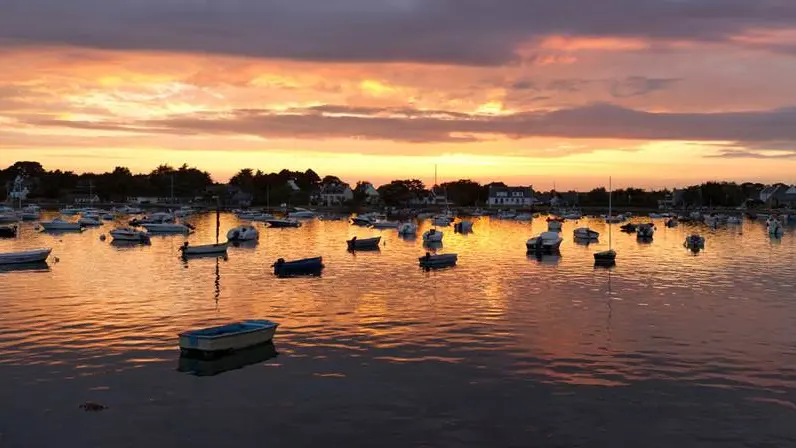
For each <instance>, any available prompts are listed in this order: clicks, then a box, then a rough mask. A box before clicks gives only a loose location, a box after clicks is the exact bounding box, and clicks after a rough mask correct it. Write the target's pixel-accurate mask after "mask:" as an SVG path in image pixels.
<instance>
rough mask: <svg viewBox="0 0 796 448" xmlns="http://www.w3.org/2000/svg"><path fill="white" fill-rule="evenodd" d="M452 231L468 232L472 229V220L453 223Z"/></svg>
mask: <svg viewBox="0 0 796 448" xmlns="http://www.w3.org/2000/svg"><path fill="white" fill-rule="evenodd" d="M453 231H454V232H459V233H468V232H472V231H473V222H472V221H466V220H463V221H459V222H457V223H455V224H453Z"/></svg>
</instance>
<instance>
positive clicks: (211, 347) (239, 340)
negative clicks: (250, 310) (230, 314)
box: [179, 320, 279, 356]
mask: <svg viewBox="0 0 796 448" xmlns="http://www.w3.org/2000/svg"><path fill="white" fill-rule="evenodd" d="M278 327H279V324H277V323H276V322H271V321H268V320H246V321H242V322H236V323H232V324H228V325H222V326H219V327H211V328H205V329H202V330H194V331H188V332H185V333H180V335H179V346H180V350H181V351H182V352H184V353H188V354H200V355H210V356H218V355H221V354H225V353H229V352H234V351H236V350H242V349H245V348H249V347H254V346H258V345H262V344H266V343H268V342H270V341H272V340H273V338H274V334H275V333H276V330H277V328H278Z"/></svg>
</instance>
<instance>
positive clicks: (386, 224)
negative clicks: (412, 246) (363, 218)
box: [371, 221, 400, 229]
mask: <svg viewBox="0 0 796 448" xmlns="http://www.w3.org/2000/svg"><path fill="white" fill-rule="evenodd" d="M399 225H400V223H399V222H397V221H376V222H374V223H373V224H372V225H371V226H372V227H373V228H374V229H397V228H398V226H399Z"/></svg>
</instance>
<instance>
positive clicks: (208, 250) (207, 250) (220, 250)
mask: <svg viewBox="0 0 796 448" xmlns="http://www.w3.org/2000/svg"><path fill="white" fill-rule="evenodd" d="M228 248H229V244H228V243H220V244H204V245H200V246H191V245H190V244H189V243H188V242H187V241H186V242H185V243H183V245H182V247H180V252H182V255H183V256H185V257H187V256H190V255H224V254H226V253H227V249H228Z"/></svg>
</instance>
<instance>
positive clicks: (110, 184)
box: [0, 162, 765, 208]
mask: <svg viewBox="0 0 796 448" xmlns="http://www.w3.org/2000/svg"><path fill="white" fill-rule="evenodd" d="M17 176H22V177H24V178H25V179H26V187H27V188H28V189H29V191H30V194H29V198H30V199H34V200H35V199H48V200H66V199H67V198H68V197H70V196H75V195H88V194H89V192H92V193H94V194H96V195H97V196H98V197H99V198H100V200H102V201H113V202H122V201H125V200H126V199H127V198H129V197H158V198H169V197H171V196H172V192H173V195H174V196H175V197H177V198H197V197H202V196H208V195H212V194H214V192H218V191H219V189H223V187H224V186H222V185H219V184H217V183H215V182H214V181H213V179H212V177H211V176H210V174H209V173H208V172H206V171H202V170H199V169H197V168H194V167H190V166H188V165H182V166H180V167H178V168H174V167H172V166H169V165H160V166H158V167H157V168H155V169H154V170H152V171H151V172H149V173H139V174H133V173H132V172H131V171H130V170H129V169H128V168H126V167H116V168H115V169H113V170H112V171H110V172H106V173H82V174H77V173H74V172H72V171H61V170H54V171H48V170H46V169H44V167H43V166H42V165H41V164H40V163H38V162H17V163H14V164H13V165H11V166H9V167H8V168H6V169H4V170H0V197H6V196H7V194H8V190H9V189H10V188H11V185H12V183H13V181H14V179H15V178H16V177H17ZM332 183H339V184H345V183H344V182H343V181H342V180H341V179H340V178H338V177H336V176H332V175H327V176H325V177H320V176H319V175H318V174H317V173H316V172H315V171H313V170H311V169H308V170H306V171H290V170H286V169H284V170H281V171H278V172H271V173H266V172H264V171H262V170H254V169H251V168H245V169H242V170H240V171H239V172H238V173H236V174H235V175H234V176H233V177H232V178H231V179H230V182H229V186H227V187H226V191H229V190H230V187H232V189H234V190H236V191H238V192H241V193H243V194H245V195H248V196H249V197H250V199H251V203H252V205H266V204H269V203H270V204H274V205H277V204H281V203H287V202H289V203H292V204H309V203H310V202H311V200H312V199H313V197H317V193H318V192H319V191H320V190H321V187H322V186H323V185H328V184H332ZM291 184H294V185H295V187H297V188H293V186H291ZM368 185H370V182H367V181H365V180H362V181H359V182H357V183H356V184H355V185H353V186H351V188H352V191H353V193H354V194H353V196H354V199H353V201H352V202H353V203H354V205H357V204H361V203H363V202H364V201H365V200H366V194H365V190H366V188H367V186H368ZM505 186H506V185H505V184H503V183H501V182H493V183H490V184H481V183H479V182H476V181H473V180H469V179H461V180H457V181H453V182H445V183H442V184H440V185H438V186H431V187H429V186H427V185H425V184H424V183H423V182H422V181H420V180H418V179H404V180H393V181H391V182H389V183H386V184H383V185H381V186H379V187H378V188H377V191H378V192H379V197H380V202H381V204H383V205H387V206H406V205H409V204H411V203H413V200H416V199H422V198H424V197H428V196H429V195H432V194H433V193H435V194H437V195H438V196H439V195H442V196H444V197H446V198H447V200H448V201H449V202H450V203H451V204H453V205H456V206H481V205H484V204H486V202H487V199H488V198H489V190H490V187H505ZM763 188H765V185H763V184H760V183H742V184H737V183H734V182H712V181H711V182H705V183H702V184H700V185H693V186H689V187H686V188H684V189H681V190H679V192H678V193H676V194H675V192H674V191H671V190H666V189H664V190H652V191H648V190H644V189H640V188H624V189H617V190H614V192H613V203H614V205H616V206H617V207H644V208H657V207H658V204H659V201H662V200H674V202H675V204H674V205H675V207H689V206H691V207H693V206H707V205H712V206H723V207H735V206H738V205H741V204H743V203H744V202H746V201H749V200H750V199H757V198H758V197H759V193H760V191H761V190H763ZM432 190H433V193H432ZM534 194H535V197H536V198H537V199H540V200H542V201H543V202H547V201H549V200H550V199H553V198H557V199H558V202H559V203H561V204H562V205H569V206H584V207H589V206H600V207H602V206H605V205H607V204H608V191H607V190H606V189H605V188H604V187H599V188H594V189H592V190H590V191H588V192H576V191H568V192H557V191H547V192H540V191H536V192H534ZM414 202H415V203H417V202H418V201H414Z"/></svg>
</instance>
